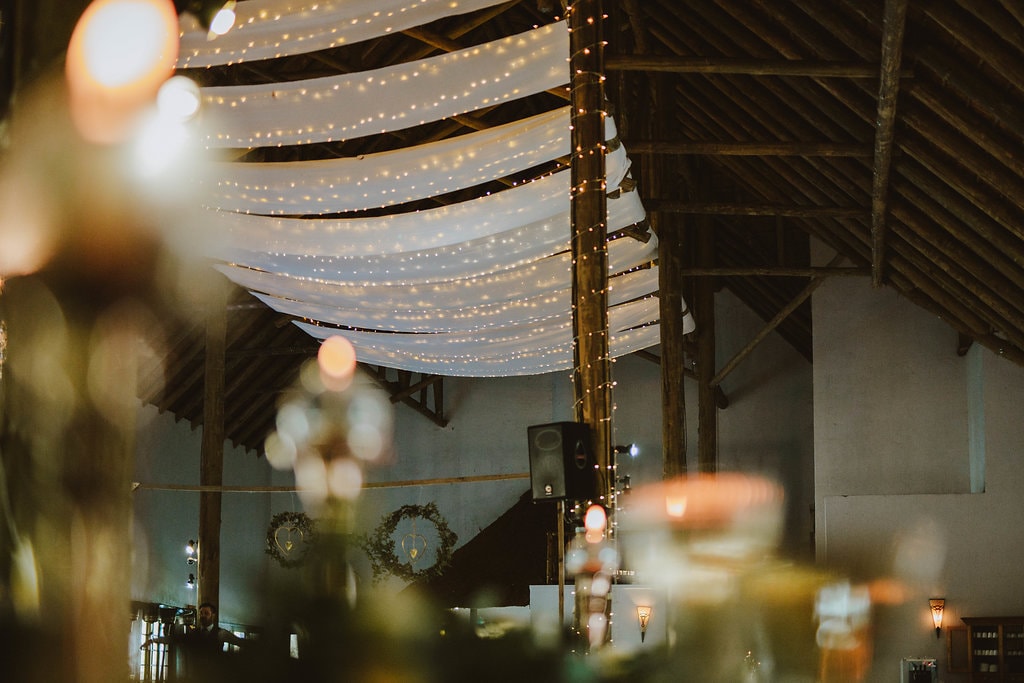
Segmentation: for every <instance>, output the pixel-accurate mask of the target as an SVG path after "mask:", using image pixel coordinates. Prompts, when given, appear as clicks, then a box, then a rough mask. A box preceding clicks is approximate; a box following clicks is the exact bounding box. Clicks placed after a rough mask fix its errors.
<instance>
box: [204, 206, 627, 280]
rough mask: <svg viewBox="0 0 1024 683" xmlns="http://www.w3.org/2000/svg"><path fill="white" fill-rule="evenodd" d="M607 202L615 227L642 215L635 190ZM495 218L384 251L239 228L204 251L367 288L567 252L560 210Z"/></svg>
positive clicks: (495, 268)
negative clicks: (458, 235) (249, 237)
mask: <svg viewBox="0 0 1024 683" xmlns="http://www.w3.org/2000/svg"><path fill="white" fill-rule="evenodd" d="M608 207H609V208H608V212H609V220H610V221H611V224H612V225H613V226H614V228H615V229H623V228H627V227H628V226H631V225H635V224H636V223H638V222H639V221H641V220H643V219H644V217H645V214H644V210H643V205H642V204H641V202H640V199H639V196H638V195H637V194H636V193H635V192H631V193H628V194H625V195H623V196H621V197H620V198H618V199H615V200H612V201H610V202H609V204H608ZM503 218H504V219H505V220H506V221H507V223H508V225H507V226H506V227H508V229H507V230H501V231H500V232H491V233H487V234H481V235H476V236H473V237H469V236H467V235H463V236H462V239H459V240H457V241H456V240H455V238H454V237H452V236H450V234H449V233H448V232H438V233H435V236H436V237H437V238H438V241H443V242H445V243H444V244H441V245H440V246H430V247H425V248H419V249H416V248H413V249H409V250H408V251H399V249H401V248H402V247H401V242H399V241H397V239H396V238H392V239H393V240H395V241H393V242H392V245H393V246H392V247H391V248H390V249H386V250H382V251H381V252H378V253H372V254H344V253H339V252H343V251H344V249H339V250H333V249H332V248H331V247H332V245H334V244H336V243H337V242H340V241H341V240H343V239H344V235H343V234H342V235H334V236H331V239H326V238H325V239H323V241H322V242H321V244H320V245H318V246H317V247H316V248H314V249H299V248H296V245H293V244H291V242H290V240H288V239H287V238H282V239H279V240H276V241H275V242H274V243H273V244H272V245H265V244H261V243H259V242H256V243H255V244H253V243H249V242H247V241H246V240H245V239H244V232H242V233H239V234H238V235H237V238H236V236H234V235H230V236H228V237H229V239H230V241H229V242H226V243H225V244H224V246H223V247H222V248H217V249H214V250H213V251H212V253H213V254H214V255H216V256H219V257H220V258H223V259H224V260H226V261H229V262H231V263H233V264H236V265H244V266H247V267H249V268H258V269H261V270H266V271H272V272H278V273H283V274H287V275H290V276H294V277H308V278H320V279H324V280H330V281H333V282H337V283H349V284H361V285H364V286H369V285H394V284H407V285H412V284H429V283H434V282H443V281H447V280H463V279H468V278H472V277H483V276H486V275H488V274H492V273H496V272H500V271H506V270H513V269H516V268H519V267H522V266H525V265H527V264H529V263H532V262H535V261H539V260H541V259H544V258H547V257H549V256H554V255H556V254H559V253H561V252H564V251H567V250H569V246H570V245H569V237H570V235H569V229H568V226H569V216H568V211H563V212H559V213H557V214H555V215H553V216H551V217H550V218H543V219H541V220H539V221H533V222H530V223H527V224H525V225H515V224H514V220H515V218H516V216H515V215H514V214H512V215H511V216H504V217H503ZM371 222H372V221H371ZM438 227H439V228H441V227H442V226H438ZM493 227H497V224H496V225H495V226H493ZM380 235H381V237H386V236H387V233H385V232H381V233H380ZM267 246H270V247H271V248H269V249H268V248H267ZM421 246H422V245H421ZM622 253H625V252H622ZM629 253H633V252H632V251H631V252H629ZM335 254H337V255H335ZM626 265H632V263H630V264H626Z"/></svg>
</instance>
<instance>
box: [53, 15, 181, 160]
mask: <svg viewBox="0 0 1024 683" xmlns="http://www.w3.org/2000/svg"><path fill="white" fill-rule="evenodd" d="M177 58H178V15H177V12H176V11H175V9H174V3H173V2H171V1H170V0H94V2H93V3H92V4H90V5H89V6H88V7H87V8H86V10H85V12H84V13H83V14H82V16H81V18H80V19H79V20H78V23H77V24H76V25H75V30H74V32H73V33H72V34H71V41H70V43H69V44H68V52H67V61H66V64H65V77H66V78H67V84H68V91H69V95H70V104H71V117H72V120H73V121H74V124H75V127H76V129H77V130H78V132H79V133H80V134H81V135H82V136H83V137H84V138H85V139H86V140H89V141H90V142H95V143H101V144H109V143H114V142H119V141H121V140H123V139H124V138H125V137H126V136H127V134H128V132H129V131H130V129H131V125H132V124H133V123H134V121H135V118H136V117H137V115H138V114H139V113H140V112H141V110H142V109H143V108H144V107H145V106H146V105H147V104H149V103H151V102H152V101H153V100H154V98H155V97H156V93H157V90H158V89H159V88H160V85H161V84H162V83H163V82H164V81H165V80H167V79H168V78H169V77H170V76H171V75H172V73H173V71H174V65H175V62H176V61H177Z"/></svg>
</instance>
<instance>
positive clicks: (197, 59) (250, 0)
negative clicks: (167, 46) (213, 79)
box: [178, 0, 506, 68]
mask: <svg viewBox="0 0 1024 683" xmlns="http://www.w3.org/2000/svg"><path fill="white" fill-rule="evenodd" d="M505 1H506V0H306V1H305V2H301V1H297V0H246V2H241V3H238V4H237V5H236V6H235V25H234V28H233V29H232V30H231V31H229V32H228V33H227V34H225V35H223V36H220V37H218V38H217V39H216V40H212V41H211V40H209V39H208V32H207V31H206V29H204V28H203V27H202V26H201V25H200V23H199V21H198V20H197V19H196V18H195V17H193V16H192V15H190V14H183V15H182V16H181V18H180V31H181V55H180V57H179V60H178V66H179V68H189V67H206V66H214V65H220V64H237V63H239V62H244V61H252V60H257V59H271V58H274V57H284V56H287V55H296V54H305V53H308V52H314V51H316V50H325V49H329V48H332V47H338V46H340V45H349V44H353V43H359V42H362V41H365V40H370V39H373V38H379V37H381V36H385V35H388V34H390V33H397V32H399V31H403V30H405V29H407V28H412V27H414V26H422V25H424V24H428V23H430V22H432V21H435V20H437V19H442V18H444V17H450V16H454V15H457V14H464V13H468V12H473V11H476V10H478V9H484V8H487V7H492V6H494V5H498V4H501V3H502V2H505Z"/></svg>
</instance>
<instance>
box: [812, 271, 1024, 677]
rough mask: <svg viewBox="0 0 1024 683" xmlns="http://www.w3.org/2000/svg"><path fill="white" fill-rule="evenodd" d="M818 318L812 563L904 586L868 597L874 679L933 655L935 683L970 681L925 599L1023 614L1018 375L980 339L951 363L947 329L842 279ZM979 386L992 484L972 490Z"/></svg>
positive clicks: (950, 607)
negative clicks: (952, 660)
mask: <svg viewBox="0 0 1024 683" xmlns="http://www.w3.org/2000/svg"><path fill="white" fill-rule="evenodd" d="M814 317H815V330H816V332H817V334H816V341H815V366H814V396H815V403H814V405H815V473H816V499H817V501H818V507H817V522H818V524H817V529H818V539H819V543H818V551H819V559H820V560H821V561H822V563H823V564H827V565H828V566H830V567H833V568H835V569H836V570H838V571H840V572H844V573H845V574H846V575H848V576H849V577H851V578H852V579H853V580H856V581H866V582H877V581H878V580H880V579H890V578H895V579H898V580H899V581H900V583H901V585H902V586H903V587H904V588H905V591H906V592H905V594H904V595H902V596H893V595H890V596H889V597H890V600H891V601H892V602H891V603H890V604H884V603H878V604H876V607H875V628H876V640H875V644H876V649H875V659H874V677H873V678H872V680H895V678H890V676H892V677H894V676H895V675H897V674H896V672H897V671H898V670H899V660H900V658H901V657H907V656H931V657H936V658H937V659H938V660H939V663H940V667H939V668H940V677H941V679H942V680H944V681H959V680H965V678H964V677H963V676H958V675H952V674H949V672H948V671H946V649H945V648H946V644H945V639H944V638H941V639H937V638H936V637H935V635H934V631H933V630H932V629H931V624H930V619H929V615H928V608H927V605H928V603H927V600H928V598H929V597H944V598H945V599H946V609H947V613H946V624H947V625H948V624H956V623H958V622H959V618H960V617H961V616H989V615H1000V614H1001V615H1010V614H1021V613H1024V595H1022V594H1021V593H1020V590H1019V586H1020V577H1021V572H1020V567H1021V566H1022V563H1024V528H1022V525H1021V524H1020V519H1021V512H1022V508H1021V502H1020V501H1021V498H1020V494H1019V491H1020V486H1021V484H1022V483H1024V481H1022V475H1021V468H1020V467H1019V463H1020V458H1021V454H1022V450H1024V427H1022V424H1021V419H1020V417H1021V411H1020V406H1021V404H1022V401H1024V371H1022V370H1021V368H1019V367H1017V366H1015V365H1013V364H1011V363H1009V362H1007V361H1005V360H1003V359H1001V358H999V357H997V356H996V355H995V354H993V353H992V352H991V351H989V350H986V349H983V348H979V347H974V348H972V350H971V351H970V353H969V356H968V357H964V358H961V357H958V356H957V355H956V353H955V349H956V335H955V333H954V332H953V331H952V330H950V329H949V328H948V326H946V325H944V324H943V323H942V322H941V321H938V320H936V319H935V318H933V317H931V316H929V315H927V314H926V313H925V312H923V311H922V310H921V309H919V308H917V307H915V306H913V305H912V304H910V303H908V302H906V301H904V300H902V299H900V298H899V297H897V296H896V295H894V294H893V293H892V292H890V291H888V290H885V289H882V290H874V289H872V288H871V287H870V286H866V285H865V283H864V282H861V281H855V280H853V279H850V278H847V279H844V280H838V279H836V280H833V281H830V282H828V283H827V284H825V285H824V286H823V287H821V288H820V289H819V290H818V292H817V293H816V294H815V295H814ZM971 355H977V357H976V358H972V357H971ZM972 368H975V369H974V370H972ZM976 368H981V376H980V377H973V378H971V377H968V373H970V372H972V371H973V372H976V371H977V370H976ZM979 381H980V382H981V384H982V395H983V402H982V412H983V418H984V419H983V424H984V436H983V439H982V443H983V449H984V455H985V464H986V473H985V474H986V476H985V484H986V485H985V492H984V493H974V494H972V493H970V490H971V487H970V471H969V464H970V463H969V457H970V452H969V451H970V447H969V438H968V437H969V420H970V419H974V420H977V419H978V418H979V417H980V416H979V415H978V414H977V413H976V412H975V413H973V414H971V413H969V411H968V403H967V394H968V387H969V385H970V383H972V382H979ZM976 424H977V423H976ZM876 585H877V584H876Z"/></svg>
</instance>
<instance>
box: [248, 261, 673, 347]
mask: <svg viewBox="0 0 1024 683" xmlns="http://www.w3.org/2000/svg"><path fill="white" fill-rule="evenodd" d="M657 291H658V267H657V266H651V267H650V268H644V269H641V270H635V271H633V272H630V273H625V274H623V275H620V276H617V277H614V278H612V281H611V283H610V287H609V293H608V305H609V306H616V305H618V304H622V303H625V302H627V301H631V300H633V299H638V298H640V297H643V296H650V295H651V294H654V293H656V292H657ZM254 295H255V296H256V298H258V299H259V300H260V301H262V302H263V303H265V304H267V306H269V307H270V308H273V309H274V310H276V311H278V312H279V313H284V314H286V315H292V316H295V317H297V318H305V319H306V320H318V321H321V322H324V323H327V324H330V325H344V326H348V327H356V328H361V329H370V330H382V331H391V332H471V331H473V330H484V329H488V328H493V327H499V326H504V325H525V324H527V323H529V322H531V321H540V320H546V319H551V318H553V317H556V316H566V315H568V314H569V313H570V311H571V308H572V293H571V290H570V289H558V290H553V291H550V292H545V293H544V294H540V295H537V296H531V297H526V298H523V299H519V300H514V301H498V302H481V303H479V304H477V305H475V306H473V307H472V308H471V309H469V308H466V307H461V306H455V307H448V306H446V303H447V302H445V301H443V300H442V301H440V302H438V303H439V307H436V308H432V309H430V310H429V311H426V310H424V309H423V308H419V307H417V308H406V309H399V308H395V303H393V302H378V307H377V308H369V307H357V308H352V307H347V306H345V302H344V301H339V302H338V303H336V304H332V305H327V304H324V303H309V302H303V301H295V300H292V299H281V298H278V297H275V296H272V295H269V294H263V293H260V292H254ZM470 313H471V314H470Z"/></svg>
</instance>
